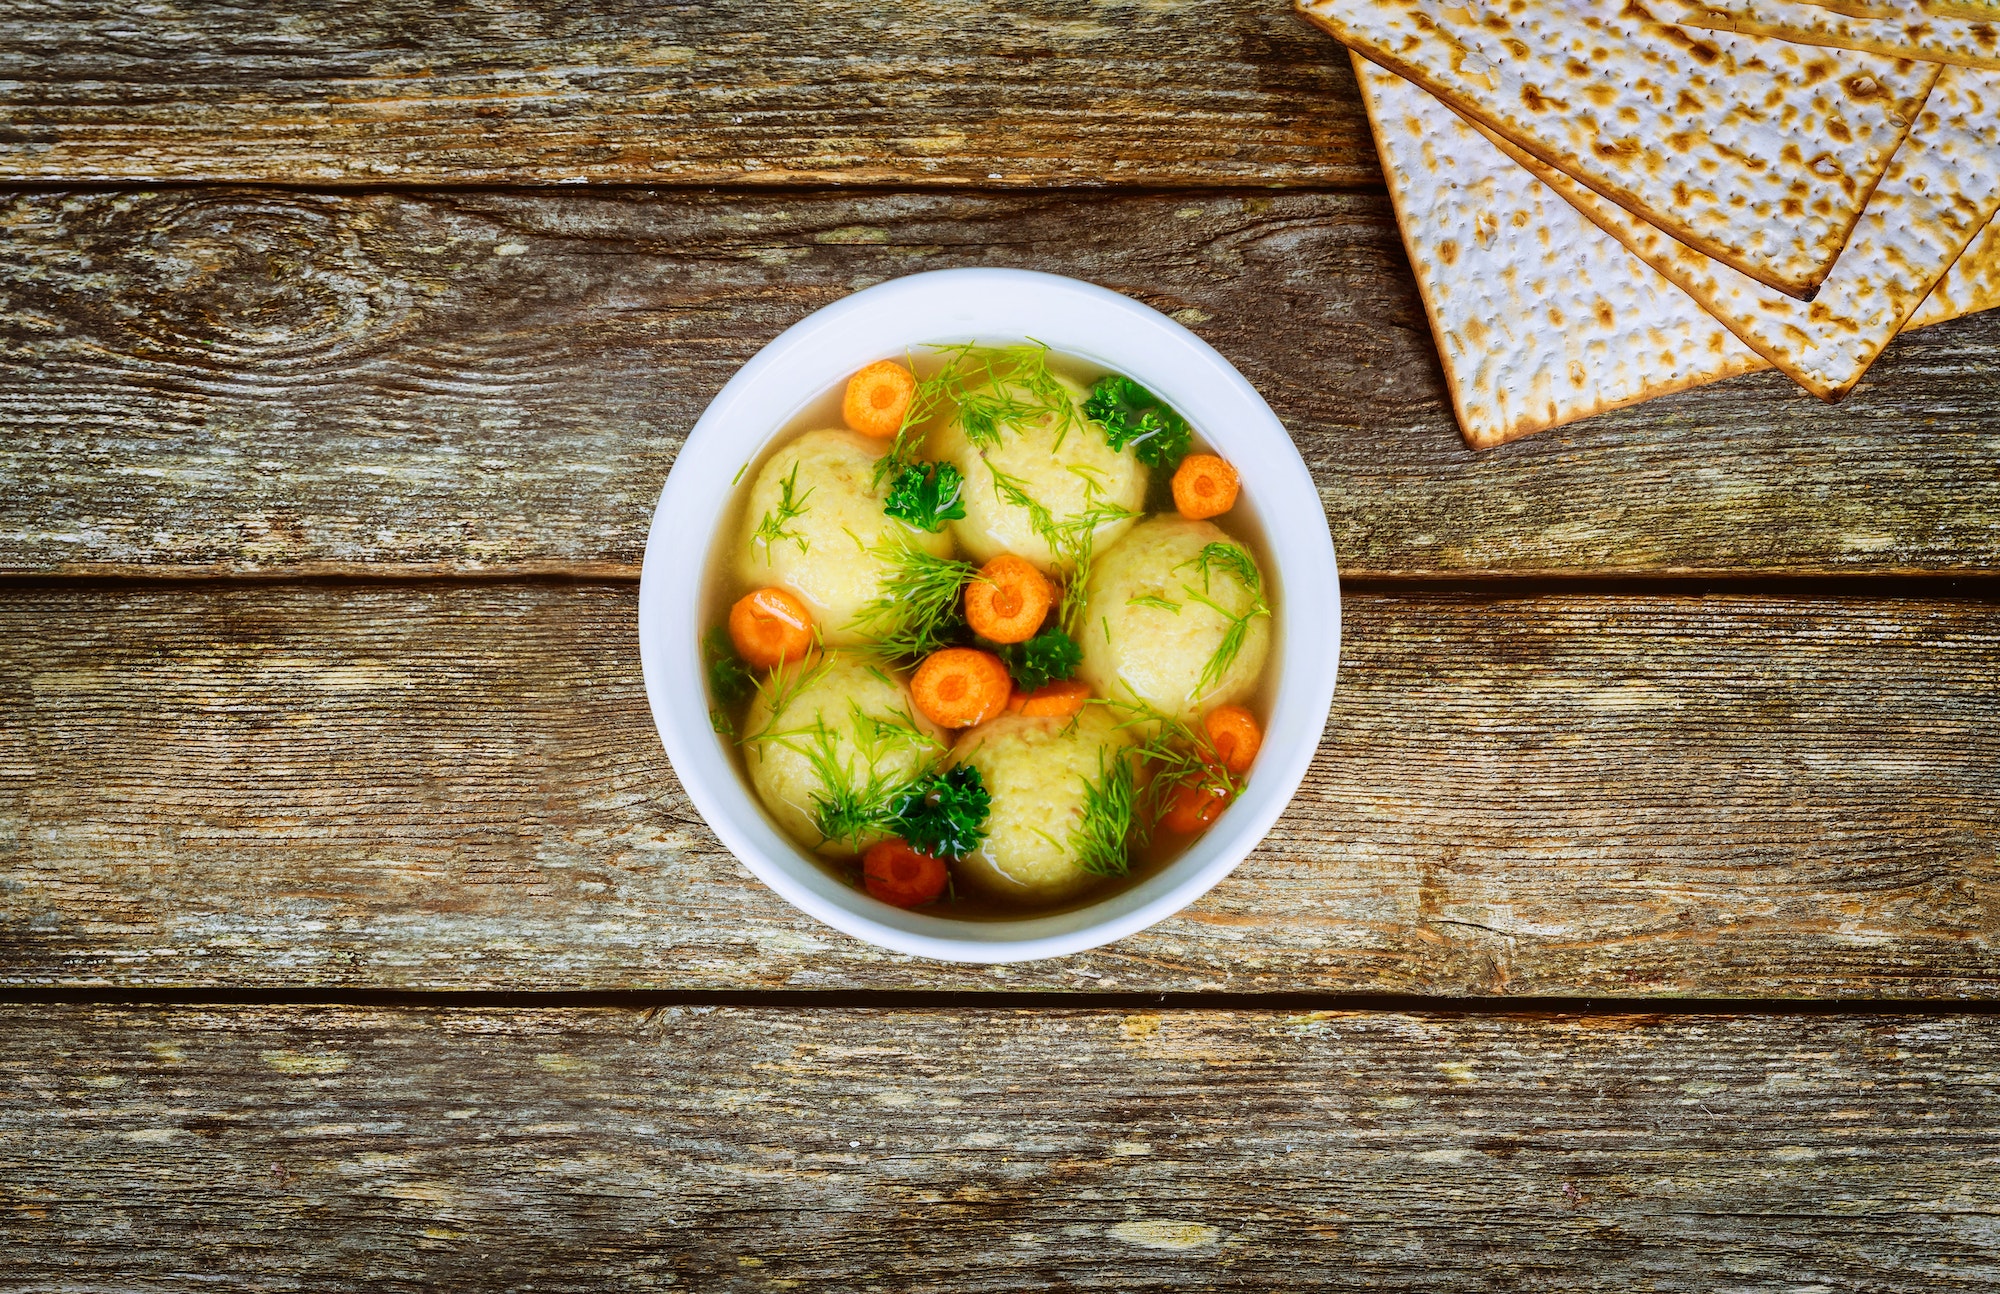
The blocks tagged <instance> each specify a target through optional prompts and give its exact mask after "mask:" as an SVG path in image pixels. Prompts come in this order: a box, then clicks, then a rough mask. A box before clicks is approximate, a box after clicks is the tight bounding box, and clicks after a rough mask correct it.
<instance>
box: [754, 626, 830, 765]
mask: <svg viewBox="0 0 2000 1294" xmlns="http://www.w3.org/2000/svg"><path fill="white" fill-rule="evenodd" d="M814 646H815V648H817V646H818V644H817V643H815V644H814ZM832 663H833V662H832V659H831V658H830V657H828V656H826V655H825V654H824V653H820V652H818V651H817V650H815V651H812V652H808V653H806V658H805V659H804V660H799V661H791V662H788V663H786V664H783V665H780V666H778V668H776V669H774V670H772V671H771V672H770V674H768V675H766V676H765V678H764V679H763V681H761V682H759V683H757V684H756V688H757V695H758V696H760V697H762V698H763V700H764V708H765V710H766V715H765V718H764V726H763V727H761V728H759V729H758V730H757V731H756V732H752V733H745V734H744V736H743V740H742V742H741V743H740V744H742V745H745V746H753V745H756V744H757V743H759V742H765V741H775V740H777V739H779V738H780V737H783V736H785V735H786V734H784V733H782V732H778V731H777V730H776V729H777V723H778V716H779V715H781V714H783V713H784V712H785V708H786V707H787V706H789V705H790V704H791V703H792V702H793V701H794V700H796V699H797V697H798V695H799V693H800V692H801V691H803V690H804V689H805V688H806V687H807V686H808V685H810V684H812V683H814V682H816V681H818V679H819V678H820V676H821V675H823V674H825V673H826V671H827V669H828V668H829V667H830V666H831V665H832Z"/></svg>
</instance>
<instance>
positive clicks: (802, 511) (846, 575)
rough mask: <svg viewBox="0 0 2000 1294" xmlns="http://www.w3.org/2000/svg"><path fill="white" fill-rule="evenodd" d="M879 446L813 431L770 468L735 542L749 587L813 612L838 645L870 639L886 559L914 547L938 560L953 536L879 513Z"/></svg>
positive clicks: (825, 635) (882, 493)
mask: <svg viewBox="0 0 2000 1294" xmlns="http://www.w3.org/2000/svg"><path fill="white" fill-rule="evenodd" d="M882 450H883V444H882V442H881V441H876V440H870V439H868V438H867V437H866V436H859V435H856V434H855V433H853V432H851V431H831V430H830V431H809V432H807V433H806V434H805V435H803V436H800V437H799V438H798V439H796V440H794V441H792V442H791V443H790V444H788V445H786V446H785V447H784V448H782V449H780V450H779V451H778V452H777V453H775V454H773V455H771V457H770V458H769V459H768V460H767V461H766V462H765V463H764V466H763V468H762V469H761V470H760V471H759V472H758V473H757V479H756V480H755V481H753V482H752V483H751V486H750V500H749V503H748V504H747V505H746V507H745V508H744V511H743V528H742V534H741V538H740V540H739V541H738V543H737V549H736V552H737V558H736V574H737V577H738V578H739V579H741V580H742V581H743V582H744V583H745V584H748V585H751V586H753V587H754V586H759V585H769V584H775V585H777V586H779V587H780V588H784V589H789V590H790V591H791V592H793V593H796V594H797V595H798V596H799V597H800V599H802V600H803V601H804V602H805V604H806V606H807V608H808V609H810V610H811V611H812V614H813V620H814V623H815V624H816V625H817V626H818V628H819V630H820V639H821V641H822V642H824V643H826V644H827V645H828V646H831V647H846V646H852V645H854V644H856V643H860V642H864V641H866V640H867V639H868V635H867V634H866V633H865V632H863V630H862V629H861V628H859V627H858V626H857V625H856V624H855V623H854V621H855V616H856V614H857V613H858V612H859V611H860V610H861V609H862V608H863V607H865V606H867V605H868V604H869V603H870V602H873V601H875V600H876V599H877V598H878V597H880V596H881V595H882V590H881V582H882V577H883V573H884V571H885V569H886V566H887V563H886V561H885V559H884V557H883V556H882V554H883V553H884V552H885V551H890V550H892V549H893V548H894V547H895V546H897V545H911V546H914V547H916V548H919V549H922V550H923V551H925V552H927V553H930V554H931V555H933V556H936V557H943V556H945V555H947V554H948V553H949V552H950V551H951V537H950V535H948V534H946V533H944V532H942V531H940V532H939V533H937V534H931V533H929V532H927V531H923V530H918V529H917V528H916V527H914V526H908V525H905V524H904V523H902V522H901V521H898V520H896V519H895V518H894V517H890V516H887V515H885V514H884V513H883V511H882V501H883V499H884V498H885V497H886V496H887V494H888V492H889V486H890V482H889V481H888V480H886V479H885V480H884V481H883V482H882V483H881V485H880V487H879V488H878V487H877V486H876V484H875V481H874V476H875V461H876V460H877V459H878V458H880V457H881V456H882Z"/></svg>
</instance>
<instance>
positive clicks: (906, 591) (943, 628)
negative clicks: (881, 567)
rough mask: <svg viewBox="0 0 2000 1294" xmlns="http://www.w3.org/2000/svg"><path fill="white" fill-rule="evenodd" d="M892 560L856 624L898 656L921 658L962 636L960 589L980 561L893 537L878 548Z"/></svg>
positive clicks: (857, 615)
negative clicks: (935, 554) (941, 553)
mask: <svg viewBox="0 0 2000 1294" xmlns="http://www.w3.org/2000/svg"><path fill="white" fill-rule="evenodd" d="M875 552H876V554H877V555H878V556H880V557H881V558H882V560H883V562H884V563H885V565H886V568H887V569H886V570H885V572H884V574H883V577H882V580H881V584H880V586H879V587H880V589H881V595H880V596H879V597H877V598H876V599H875V600H874V601H872V602H870V603H868V604H867V605H866V606H864V607H862V608H861V610H860V611H858V612H856V613H855V616H854V621H853V627H854V628H856V629H859V630H860V631H861V632H862V633H865V634H867V635H869V636H870V637H872V638H873V639H874V640H875V642H876V645H877V648H878V650H879V651H880V652H881V653H882V654H883V655H885V656H888V657H890V658H892V659H897V658H900V659H908V660H915V659H917V658H919V657H923V656H928V655H930V654H931V653H932V652H934V651H936V650H937V649H938V648H940V647H943V646H946V645H948V644H950V643H951V642H952V641H953V640H954V639H956V638H958V637H960V636H962V634H963V632H964V625H965V612H964V610H963V609H962V607H961V605H960V602H959V594H960V593H961V592H962V591H963V590H964V588H965V582H966V581H967V580H969V579H971V578H972V577H973V575H974V573H975V572H976V571H977V569H978V568H977V567H975V566H973V564H972V563H971V562H961V561H957V560H955V559H953V558H950V557H933V556H932V555H931V554H929V553H927V552H925V551H924V550H922V549H921V548H917V547H915V546H914V545H908V544H896V543H890V544H888V545H884V546H881V547H878V548H876V549H875Z"/></svg>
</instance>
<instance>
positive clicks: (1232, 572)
mask: <svg viewBox="0 0 2000 1294" xmlns="http://www.w3.org/2000/svg"><path fill="white" fill-rule="evenodd" d="M1187 566H1193V567H1195V568H1196V569H1198V570H1199V571H1200V572H1201V588H1200V589H1199V590H1196V589H1195V588H1194V587H1193V586H1191V585H1185V584H1184V585H1182V586H1181V589H1182V591H1183V592H1185V593H1186V594H1187V596H1188V601H1190V602H1198V603H1200V604H1201V605H1202V606H1205V607H1207V608H1208V609H1209V610H1211V611H1213V612H1215V614H1217V615H1219V616H1221V617H1222V618H1223V619H1225V620H1227V621H1228V622H1229V624H1228V626H1227V627H1226V628H1225V629H1224V630H1223V631H1222V641H1221V642H1219V643H1217V644H1216V647H1215V652H1214V654H1213V655H1211V656H1210V657H1209V658H1208V663H1207V664H1205V665H1203V666H1202V669H1201V677H1200V678H1199V679H1197V680H1196V681H1195V686H1194V694H1195V695H1196V696H1204V695H1206V694H1207V693H1208V691H1209V689H1210V688H1213V687H1214V686H1215V685H1216V684H1218V683H1220V682H1221V681H1222V676H1223V675H1225V674H1227V673H1228V672H1229V667H1230V666H1232V665H1234V664H1235V663H1236V657H1237V656H1238V655H1239V654H1240V653H1241V652H1242V650H1243V641H1244V639H1245V638H1247V637H1248V636H1249V634H1250V622H1251V621H1253V620H1255V619H1257V618H1258V617H1259V616H1269V615H1270V614H1271V608H1270V606H1269V605H1267V604H1266V603H1265V601H1264V591H1263V581H1262V580H1260V579H1259V578H1258V576H1257V563H1256V562H1254V561H1252V560H1251V558H1250V554H1249V553H1246V552H1244V551H1243V550H1242V549H1241V548H1238V547H1237V546H1236V545H1235V544H1225V543H1219V542H1218V543H1213V544H1209V545H1207V546H1206V547H1204V548H1203V549H1202V550H1201V551H1200V552H1199V553H1196V554H1195V555H1194V556H1193V557H1191V558H1189V559H1188V560H1187V561H1185V562H1182V563H1181V566H1180V567H1176V568H1175V569H1176V570H1178V569H1181V567H1187ZM1217 572H1220V573H1221V574H1223V575H1226V576H1228V577H1229V578H1231V579H1233V580H1235V581H1236V582H1237V584H1239V585H1241V586H1242V587H1243V589H1244V591H1245V592H1247V593H1248V594H1249V595H1250V605H1249V607H1248V608H1246V609H1245V610H1244V611H1243V613H1242V614H1240V615H1239V614H1237V613H1236V612H1234V611H1231V610H1230V609H1229V608H1228V607H1225V606H1223V605H1222V604H1221V603H1219V602H1217V601H1216V600H1215V599H1214V598H1212V597H1210V596H1209V593H1210V579H1211V577H1212V576H1213V575H1214V574H1216V573H1217Z"/></svg>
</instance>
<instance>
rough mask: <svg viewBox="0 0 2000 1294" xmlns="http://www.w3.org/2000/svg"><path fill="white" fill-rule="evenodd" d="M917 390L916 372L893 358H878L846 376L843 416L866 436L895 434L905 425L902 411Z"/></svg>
mask: <svg viewBox="0 0 2000 1294" xmlns="http://www.w3.org/2000/svg"><path fill="white" fill-rule="evenodd" d="M916 393H917V375H916V374H914V373H912V372H910V370H909V369H907V368H904V367H903V366H902V365H901V364H898V363H897V362H896V361H895V360H893V359H882V360H877V361H875V362H874V363H873V364H870V365H869V366H868V367H867V368H864V369H862V370H861V371H860V372H859V373H856V374H855V375H854V376H853V377H850V378H848V379H847V398H846V399H845V400H843V401H841V405H840V416H841V418H842V420H843V421H845V422H846V423H847V425H848V426H849V427H850V428H852V429H853V430H855V431H858V432H860V433H861V434H862V435H864V436H876V437H886V436H893V435H895V434H896V433H897V432H899V431H901V430H902V429H903V415H904V414H906V413H908V412H909V411H910V399H911V397H912V396H914V395H916Z"/></svg>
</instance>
